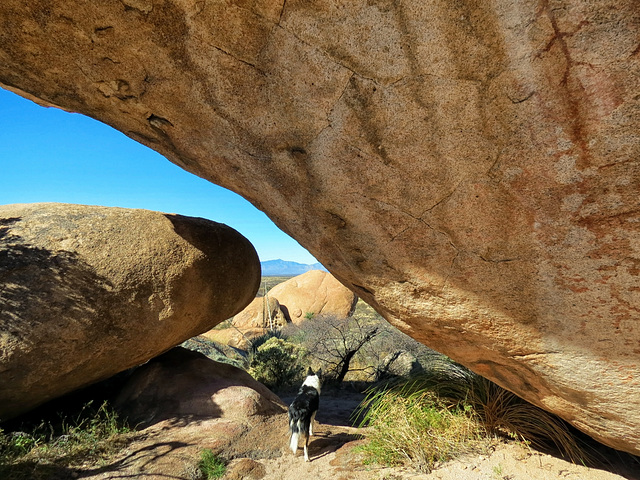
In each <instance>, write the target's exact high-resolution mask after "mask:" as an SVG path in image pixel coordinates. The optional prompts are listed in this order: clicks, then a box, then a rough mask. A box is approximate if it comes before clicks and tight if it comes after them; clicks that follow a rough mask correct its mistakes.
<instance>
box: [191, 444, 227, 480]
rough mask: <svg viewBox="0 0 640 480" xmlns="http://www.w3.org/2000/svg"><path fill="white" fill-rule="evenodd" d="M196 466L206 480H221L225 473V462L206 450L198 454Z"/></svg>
mask: <svg viewBox="0 0 640 480" xmlns="http://www.w3.org/2000/svg"><path fill="white" fill-rule="evenodd" d="M198 466H199V468H200V471H201V472H202V474H203V475H204V477H205V478H206V479H207V480H212V479H216V478H221V477H222V476H223V475H224V474H225V472H226V471H227V466H226V464H225V461H224V460H223V459H221V458H220V457H218V456H217V455H216V454H215V453H213V452H212V451H211V450H208V449H207V450H202V452H201V453H200V463H199V464H198Z"/></svg>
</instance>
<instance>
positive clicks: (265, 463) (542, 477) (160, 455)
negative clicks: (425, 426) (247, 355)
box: [46, 392, 640, 480]
mask: <svg viewBox="0 0 640 480" xmlns="http://www.w3.org/2000/svg"><path fill="white" fill-rule="evenodd" d="M361 399H362V395H360V394H356V393H354V392H351V393H349V392H340V393H339V394H337V395H336V394H333V395H328V396H327V395H323V397H322V399H321V409H320V411H319V413H318V416H317V420H318V421H317V423H316V426H315V428H314V431H315V435H314V436H313V437H312V441H311V442H310V445H309V453H310V457H311V462H305V461H304V458H303V456H302V451H301V450H299V451H298V453H297V455H296V456H294V455H292V453H291V452H290V451H289V449H288V432H287V416H286V413H285V411H284V408H283V411H282V413H281V414H278V415H274V416H271V417H254V420H252V422H253V423H252V425H251V427H248V426H247V424H246V423H243V422H237V421H235V419H229V418H224V419H223V418H218V419H214V418H206V419H200V420H197V421H196V420H193V419H192V420H189V421H187V422H185V423H183V422H182V421H176V420H173V421H166V422H162V423H160V424H156V425H155V426H154V427H151V428H149V429H147V430H144V431H142V432H139V433H137V435H139V438H138V439H137V440H135V441H134V442H132V443H131V444H129V445H128V446H127V448H126V449H125V450H123V451H122V452H120V454H118V456H117V457H116V458H112V459H111V460H110V461H109V462H108V463H106V464H102V465H99V466H96V465H91V466H89V465H87V467H86V468H79V469H74V470H73V471H69V470H61V471H56V472H51V473H52V475H50V476H49V477H46V478H47V479H48V480H49V479H68V478H74V479H77V478H81V479H90V480H111V479H123V478H129V479H143V480H167V479H172V480H196V479H201V478H202V477H201V476H200V475H199V471H198V468H197V463H198V458H199V456H200V453H201V451H202V450H203V449H212V450H213V451H215V452H219V453H221V455H222V456H223V457H226V458H233V459H234V460H232V461H231V462H230V463H229V465H228V470H227V473H226V474H225V476H224V479H226V480H260V479H264V480H365V479H374V480H555V479H562V480H640V463H636V464H635V469H636V471H637V472H638V473H633V472H634V470H633V468H634V467H631V469H629V468H627V471H626V472H625V473H622V474H620V472H621V470H619V469H618V470H617V472H618V473H612V471H607V470H605V469H597V468H587V467H584V466H580V465H574V464H571V463H569V462H566V461H565V460H562V459H560V458H556V457H554V456H551V455H547V454H543V453H540V452H536V451H533V450H529V449H527V448H526V447H523V446H522V445H520V444H515V443H510V444H507V443H499V444H497V445H495V446H494V447H493V448H491V449H490V450H489V451H487V453H485V454H483V455H468V456H465V457H462V458H458V459H455V460H453V461H451V462H448V463H446V464H443V465H440V466H438V468H436V469H435V470H433V471H432V472H431V473H429V474H424V473H418V472H415V471H412V470H410V469H407V468H382V467H372V466H367V465H363V463H362V458H361V456H360V454H359V453H358V450H357V449H356V448H355V447H357V445H358V444H359V443H360V442H362V439H361V438H362V434H363V433H364V434H365V435H366V430H361V429H357V428H354V427H351V426H349V425H350V422H349V417H350V415H351V413H352V411H353V409H354V408H355V407H356V406H357V405H358V403H359V402H360V400H361ZM283 400H284V401H285V403H286V402H289V401H290V398H287V397H285V398H283ZM627 467H628V466H627Z"/></svg>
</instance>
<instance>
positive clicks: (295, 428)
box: [289, 418, 302, 455]
mask: <svg viewBox="0 0 640 480" xmlns="http://www.w3.org/2000/svg"><path fill="white" fill-rule="evenodd" d="M301 423H302V421H301V420H300V419H294V418H291V419H290V420H289V431H290V432H291V440H290V441H289V448H290V449H291V451H292V452H293V453H294V455H295V453H296V452H297V451H298V439H299V438H300V430H301V428H300V427H301Z"/></svg>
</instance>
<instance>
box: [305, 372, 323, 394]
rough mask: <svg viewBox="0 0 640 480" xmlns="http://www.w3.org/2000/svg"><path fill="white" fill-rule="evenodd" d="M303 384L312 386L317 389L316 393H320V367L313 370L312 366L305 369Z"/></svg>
mask: <svg viewBox="0 0 640 480" xmlns="http://www.w3.org/2000/svg"><path fill="white" fill-rule="evenodd" d="M303 385H308V386H310V387H313V388H315V389H316V390H317V391H318V393H320V388H321V387H322V369H319V370H318V371H317V372H314V371H313V370H312V368H311V367H309V369H308V370H307V378H306V379H305V381H304V383H303Z"/></svg>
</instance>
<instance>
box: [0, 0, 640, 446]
mask: <svg viewBox="0 0 640 480" xmlns="http://www.w3.org/2000/svg"><path fill="white" fill-rule="evenodd" d="M0 19H1V20H0V21H1V27H2V28H0V83H2V84H4V85H6V86H8V87H10V88H12V89H13V90H14V91H17V92H20V93H22V94H23V95H27V96H30V97H32V98H36V99H39V100H38V101H40V102H42V103H45V104H53V105H57V106H61V107H63V108H66V109H68V110H73V111H77V112H82V113H84V114H87V115H90V116H92V117H94V118H97V119H99V120H102V121H103V122H106V123H108V124H109V125H112V126H114V127H116V128H118V129H119V130H121V131H123V132H124V133H126V134H127V135H129V136H130V137H132V138H134V139H136V140H138V141H140V142H142V143H144V144H146V145H148V146H150V147H151V148H154V149H155V150H157V151H159V152H161V153H162V154H164V155H165V156H167V158H169V159H170V160H172V161H173V162H175V163H176V164H178V165H180V166H182V167H184V168H185V169H187V170H189V171H191V172H193V173H195V174H197V175H199V176H201V177H204V178H207V179H209V180H211V181H212V182H215V183H218V184H220V185H222V186H225V187H227V188H230V189H232V190H234V191H236V192H238V193H240V194H241V195H243V196H244V197H246V198H247V199H249V200H250V201H251V202H253V203H254V204H255V205H256V206H258V207H259V208H260V209H262V210H264V211H265V212H267V213H268V215H269V216H270V217H271V218H272V219H273V220H274V221H275V222H276V223H277V224H278V225H279V226H280V227H282V228H283V230H285V231H286V232H287V233H289V234H290V235H292V236H293V237H294V238H296V239H297V240H298V241H299V242H300V243H301V244H302V245H304V246H305V247H306V248H308V249H309V250H310V251H311V252H312V253H313V254H314V256H315V257H316V258H318V260H320V261H321V262H322V263H323V265H325V266H326V267H327V268H328V269H329V270H330V271H331V272H332V274H333V275H335V276H336V278H338V279H339V280H340V281H341V282H342V283H343V284H345V285H347V286H349V287H350V288H353V289H354V291H356V292H357V293H358V294H359V295H360V296H361V297H363V298H364V299H365V300H367V301H368V302H369V303H370V304H372V305H374V306H375V308H376V309H377V310H378V311H379V312H381V313H382V314H383V315H384V316H385V317H386V318H387V319H388V320H389V321H391V322H392V323H393V324H394V325H396V326H398V327H399V328H401V329H402V330H403V331H405V332H407V333H409V334H410V335H411V336H413V337H414V338H416V339H418V340H420V341H422V342H424V343H426V344H428V345H429V346H431V347H433V348H435V349H437V350H439V351H441V352H443V353H446V354H448V355H450V356H451V357H453V358H454V359H456V360H458V361H460V362H462V363H464V364H465V365H467V366H469V367H471V368H472V369H474V370H475V371H477V372H479V373H482V374H484V375H486V376H487V377H489V378H491V379H493V380H495V381H497V382H498V383H500V384H501V385H503V386H505V387H508V388H509V389H511V390H513V391H514V392H516V393H518V394H519V395H521V396H523V397H524V398H526V399H528V400H530V401H533V402H534V403H536V404H538V405H540V406H542V407H544V408H546V409H548V410H551V411H553V412H555V413H558V414H560V415H561V416H563V417H564V418H566V419H567V420H569V421H570V422H572V423H573V424H574V425H576V426H577V427H579V428H580V429H582V430H584V431H585V432H587V433H589V434H590V435H592V436H594V437H595V438H597V439H599V440H601V441H603V442H605V443H608V444H609V445H612V446H614V447H617V448H621V449H624V450H628V451H630V452H634V453H636V454H637V453H640V447H639V445H640V413H638V412H640V380H639V379H640V322H638V318H639V315H640V313H639V312H640V293H639V292H640V245H639V244H638V237H639V233H640V214H639V212H640V196H639V195H638V192H639V191H640V163H639V162H638V158H640V136H638V131H640V104H639V98H638V92H639V91H640V10H639V9H638V5H637V2H636V1H635V0H601V1H598V2H583V1H581V0H531V1H514V0H495V1H491V2H486V1H479V0H464V1H459V2H445V1H440V0H436V1H430V2H425V1H422V0H402V1H396V2H390V1H365V0H354V1H350V2H332V1H328V0H314V1H308V0H288V1H286V2H284V1H282V0H257V1H252V2H248V1H244V0H238V1H235V2H192V1H187V0H153V1H152V0H122V1H107V2H81V1H78V0H56V1H49V2H43V1H41V0H37V1H30V2H26V3H25V2H23V1H21V0H3V1H2V2H1V3H0Z"/></svg>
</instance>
